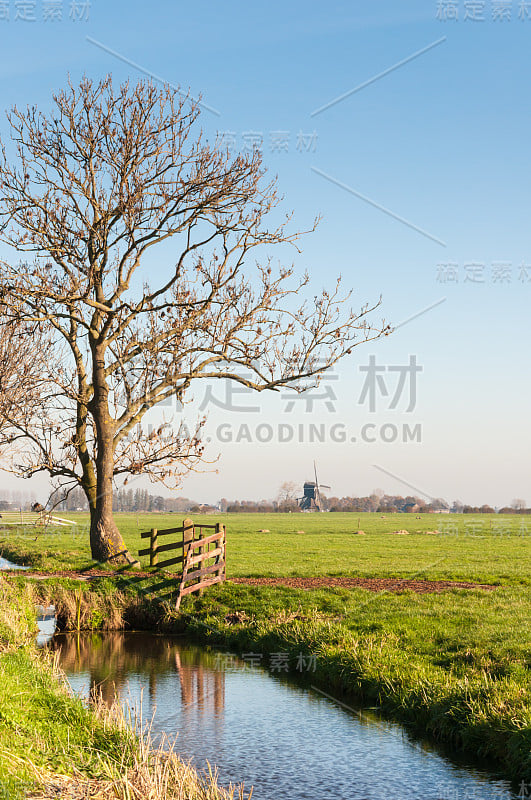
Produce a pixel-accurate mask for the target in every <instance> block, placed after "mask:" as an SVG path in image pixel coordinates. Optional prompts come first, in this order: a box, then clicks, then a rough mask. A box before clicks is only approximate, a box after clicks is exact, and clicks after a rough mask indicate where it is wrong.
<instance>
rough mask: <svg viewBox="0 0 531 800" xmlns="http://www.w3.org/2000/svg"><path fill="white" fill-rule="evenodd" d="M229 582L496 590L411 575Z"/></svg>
mask: <svg viewBox="0 0 531 800" xmlns="http://www.w3.org/2000/svg"><path fill="white" fill-rule="evenodd" d="M231 580H232V581H233V583H243V584H246V585H248V586H289V587H292V588H294V589H327V588H333V587H338V588H341V589H354V588H357V589H367V590H368V591H370V592H383V591H385V592H406V591H411V592H418V593H419V594H424V593H426V592H444V591H447V590H448V589H488V590H492V589H496V588H498V587H497V586H493V585H491V584H487V583H469V582H468V581H428V580H417V579H415V578H341V577H338V578H333V577H328V576H322V577H317V578H231Z"/></svg>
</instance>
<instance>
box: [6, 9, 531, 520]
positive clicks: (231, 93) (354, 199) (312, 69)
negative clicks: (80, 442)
mask: <svg viewBox="0 0 531 800" xmlns="http://www.w3.org/2000/svg"><path fill="white" fill-rule="evenodd" d="M60 17H62V18H60ZM0 37H1V43H2V48H1V53H2V55H1V57H0V58H1V60H0V63H1V79H2V103H1V105H2V107H8V106H11V105H12V104H14V103H16V104H18V105H26V104H31V105H32V104H36V105H37V106H39V107H41V108H43V109H46V108H47V107H49V105H50V94H51V91H52V90H54V89H58V88H61V87H62V86H63V85H64V84H65V81H66V79H67V76H68V74H70V76H71V78H72V80H73V81H77V80H78V79H79V78H80V77H81V75H82V74H83V73H86V74H87V75H89V76H90V77H93V78H96V79H97V78H100V77H102V76H103V75H105V74H106V73H108V72H112V73H113V75H114V77H115V80H116V81H121V80H123V79H125V78H130V79H131V80H133V81H134V80H137V79H138V78H140V77H142V75H143V74H144V75H145V74H146V73H149V74H151V75H153V76H154V77H155V78H157V79H161V80H166V81H168V82H170V83H172V84H175V85H180V86H181V87H183V88H185V89H187V88H190V91H191V93H192V94H193V95H199V94H201V96H202V100H203V104H204V111H203V114H202V124H203V126H204V128H205V131H206V134H207V135H208V136H209V137H214V136H215V135H216V134H218V135H223V136H224V138H225V141H226V142H227V144H229V143H231V144H232V145H233V146H234V147H236V148H244V147H246V146H250V145H252V143H253V141H257V140H258V139H261V140H262V149H263V153H264V162H265V165H266V166H267V167H268V168H269V169H270V171H271V173H272V174H276V175H278V183H279V187H280V190H281V192H282V193H283V194H284V196H285V201H284V203H285V207H286V208H287V209H294V212H295V222H296V224H297V225H298V226H300V227H306V226H308V225H309V224H311V221H312V219H313V217H314V216H315V215H316V214H320V215H322V222H321V224H320V226H319V228H318V230H317V232H316V233H314V234H312V235H310V236H308V237H306V239H305V240H304V242H303V248H304V252H303V255H302V256H301V257H300V258H299V259H298V260H297V262H296V265H297V268H298V269H300V270H303V269H305V268H307V269H308V270H309V271H310V273H311V275H312V279H313V281H314V282H315V284H316V286H317V287H318V288H321V287H323V286H325V285H327V284H329V283H330V282H331V281H332V280H333V278H334V276H335V275H336V274H338V273H341V274H342V275H343V277H344V280H345V283H346V285H347V286H349V287H351V288H353V289H354V290H355V293H356V300H355V302H356V303H358V302H359V303H362V302H364V301H367V300H369V301H372V300H376V299H377V298H378V297H379V295H380V294H382V296H383V305H382V314H383V315H384V316H385V318H386V320H388V321H390V322H391V323H392V324H396V325H398V324H399V323H402V322H406V324H404V325H401V326H400V327H398V328H397V330H396V331H395V333H394V334H393V335H392V336H390V337H388V338H386V339H384V340H382V341H381V342H378V343H376V344H369V345H367V346H360V347H359V348H357V349H356V350H354V352H353V355H352V356H351V358H350V360H349V361H345V362H344V363H343V365H342V367H341V368H340V369H338V370H337V371H336V373H335V374H334V375H333V376H331V377H330V379H329V380H328V381H325V386H324V388H323V390H322V391H321V392H320V394H319V396H317V395H315V396H314V398H313V401H312V402H310V401H308V402H304V401H301V400H300V399H299V400H297V401H296V402H295V403H294V407H293V408H292V409H291V407H290V406H289V400H288V399H286V398H285V397H281V396H273V397H269V398H265V397H264V396H263V395H262V396H260V397H259V398H258V399H253V398H252V397H250V396H247V395H242V396H237V397H232V398H231V397H230V395H226V394H225V391H224V390H223V388H222V387H221V388H220V387H217V389H216V391H215V396H216V397H217V399H218V402H220V403H222V404H223V403H225V404H226V403H227V402H228V401H230V402H231V403H232V406H237V407H239V408H240V410H235V409H233V410H232V411H231V410H228V409H223V408H219V407H218V406H216V405H214V404H213V403H212V401H210V402H209V404H208V409H207V410H208V411H209V423H208V425H209V429H208V434H209V436H210V438H211V442H210V445H209V447H210V449H209V453H210V454H211V455H212V456H215V455H217V453H218V452H219V453H221V457H220V460H219V461H218V463H217V469H218V472H217V473H213V472H210V473H207V474H205V475H203V476H200V477H199V476H192V477H191V478H189V479H188V480H187V482H186V483H185V485H184V487H183V493H184V494H186V495H187V496H192V497H195V498H197V499H200V500H210V501H216V500H217V499H219V498H220V497H222V496H225V497H229V498H262V497H264V498H266V497H269V498H271V497H274V496H275V494H276V492H277V490H278V486H279V484H280V483H281V482H282V481H285V480H293V481H296V482H300V483H302V481H303V480H305V479H307V478H308V477H309V476H310V475H311V473H312V461H313V459H316V460H317V462H318V468H319V472H320V478H321V479H322V480H323V482H325V483H328V484H330V485H331V487H332V493H333V494H335V495H344V494H353V495H359V494H365V493H368V492H370V491H371V490H372V489H374V488H375V487H380V488H382V489H383V490H385V491H386V492H389V493H401V494H402V493H404V494H405V493H408V492H409V491H413V490H412V489H411V490H410V489H409V488H408V486H407V484H410V485H411V486H413V487H416V488H417V490H418V491H419V492H420V491H422V492H423V493H425V495H426V496H433V495H435V496H443V497H445V498H446V499H447V500H449V501H451V500H453V499H455V498H460V499H462V500H464V501H469V502H473V503H482V502H490V503H492V504H495V505H502V504H506V503H508V502H510V501H511V500H512V499H513V498H514V497H523V498H525V499H526V500H527V502H528V504H531V490H530V489H529V485H528V484H529V476H528V473H529V468H528V462H529V451H530V447H529V445H530V436H529V413H530V412H529V397H530V394H531V391H530V390H531V381H530V373H529V360H530V354H529V346H528V342H529V328H530V324H531V321H530V320H531V317H530V313H529V300H530V297H531V239H530V235H529V230H530V229H529V212H530V192H531V182H530V145H529V130H530V123H531V107H530V78H531V3H528V2H521V0H514V1H513V2H496V1H495V0H486V2H466V0H459V1H458V2H455V3H454V2H437V0H418V1H417V0H403V1H402V2H400V3H397V2H396V0H394V2H390V0H389V2H388V1H387V0H385V1H384V0H380V2H379V3H360V2H352V0H350V2H337V0H332V1H331V2H329V3H326V4H320V5H318V6H316V5H315V4H312V3H303V2H300V0H295V1H293V0H292V2H289V3H286V2H282V3H280V2H278V1H277V0H273V2H270V3H268V4H255V3H243V2H231V1H230V0H229V1H228V2H225V3H215V2H212V0H209V1H208V2H205V1H200V2H195V3H193V4H192V3H186V4H185V3H175V2H153V3H151V4H148V3H145V2H135V1H132V2H131V1H130V2H122V1H121V0H120V1H119V2H114V3H112V4H110V3H104V2H103V0H93V2H92V3H90V4H89V3H83V2H75V3H72V2H71V0H62V2H61V1H60V0H59V1H58V2H55V0H49V2H46V0H36V1H35V2H17V0H7V1H6V2H0ZM334 101H336V102H334ZM0 132H1V133H2V135H5V134H6V132H7V125H6V123H5V121H4V120H2V121H1V122H0ZM166 267H167V262H165V263H163V264H161V265H154V267H153V268H155V269H157V268H158V269H160V270H161V271H162V270H164V269H165V268H166ZM526 267H527V269H526ZM420 312H424V313H420ZM416 315H418V316H416ZM412 317H414V318H413V319H411V318H412ZM408 320H409V321H408ZM371 356H374V359H373V360H372V362H371V360H370V357H371ZM371 363H372V364H373V369H372V371H371V368H370V364H371ZM412 364H416V365H417V366H420V367H422V371H416V372H415V373H414V374H415V376H416V385H415V386H413V385H412V382H411V381H412V375H413V369H412V368H409V369H406V367H410V365H412ZM363 367H365V368H367V367H369V371H367V370H365V371H364V370H363ZM375 367H377V368H378V370H376V369H374V368H375ZM360 368H361V369H360ZM401 368H402V369H401ZM400 380H402V381H403V387H402V389H401V390H400V386H399V382H400ZM371 381H372V383H371ZM367 382H368V383H367ZM364 388H365V390H366V391H365V393H364V391H363V390H364ZM371 389H372V390H374V393H373V396H372V395H371ZM385 392H387V396H386V395H385ZM204 395H205V387H202V388H201V391H199V392H197V393H196V404H195V406H196V407H195V408H194V407H193V406H190V407H189V408H188V409H187V413H188V415H189V417H190V419H192V420H193V419H194V418H195V414H196V410H197V407H198V406H199V405H204V403H205V398H204ZM256 405H258V409H259V410H258V411H248V410H244V409H245V407H247V406H256ZM242 406H243V407H244V409H243V410H242V408H241V407H242ZM393 406H394V407H393ZM167 411H168V410H167V409H166V412H167ZM310 424H314V425H316V426H320V425H323V426H325V429H324V430H325V434H324V441H314V442H313V443H312V442H309V441H308V438H309V436H310V433H311V431H310V429H309V425H310ZM260 425H261V426H262V427H261V428H260V427H259V426H260ZM282 425H283V426H285V427H283V428H279V426H282ZM300 425H302V426H303V428H300V427H299V426H300ZM334 425H335V426H336V427H335V428H333V431H331V429H332V427H333V426H334ZM220 426H224V427H221V428H220ZM242 426H247V427H244V428H243V429H242ZM267 426H270V428H269V427H267ZM286 426H287V427H286ZM337 426H339V427H337ZM365 426H370V427H365ZM404 426H406V427H404ZM419 426H420V427H419ZM319 430H320V429H319ZM408 431H414V435H413V436H410V434H409V433H408ZM231 436H232V439H233V441H232V442H227V441H225V440H226V439H228V438H230V437H231ZM319 436H321V438H322V436H323V435H322V433H318V437H319ZM281 438H283V439H285V440H286V441H280V439H281ZM342 438H344V439H345V441H340V439H342ZM338 439H339V441H338ZM353 439H355V440H356V441H353ZM404 439H406V441H404ZM260 440H263V441H260ZM301 440H302V441H301ZM375 465H376V466H375ZM382 470H384V471H382ZM6 485H12V484H10V483H7V484H6ZM21 488H24V487H21Z"/></svg>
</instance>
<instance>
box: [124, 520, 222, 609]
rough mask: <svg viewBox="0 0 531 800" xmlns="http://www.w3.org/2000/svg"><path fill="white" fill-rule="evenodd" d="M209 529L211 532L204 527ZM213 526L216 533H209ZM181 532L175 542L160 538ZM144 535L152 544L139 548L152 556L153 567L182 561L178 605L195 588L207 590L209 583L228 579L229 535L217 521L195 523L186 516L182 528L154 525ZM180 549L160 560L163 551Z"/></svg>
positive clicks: (173, 564) (177, 605) (201, 591)
mask: <svg viewBox="0 0 531 800" xmlns="http://www.w3.org/2000/svg"><path fill="white" fill-rule="evenodd" d="M205 530H206V531H207V535H206V536H205V535H204V534H203V531H205ZM209 530H212V531H214V533H212V534H208V531H209ZM175 534H178V535H179V539H178V540H177V541H173V542H167V543H163V544H160V543H159V539H160V538H161V537H165V536H171V535H175ZM140 536H141V537H142V539H149V540H150V541H149V547H146V548H144V549H142V550H139V551H138V555H139V556H149V565H150V567H157V568H158V569H165V568H167V567H173V566H176V565H178V564H182V570H180V574H178V576H177V580H178V594H177V602H176V605H175V607H176V608H177V609H178V608H179V606H180V605H181V600H182V598H183V597H185V596H186V595H187V594H191V593H192V592H199V594H202V593H203V590H204V589H205V588H206V587H207V586H212V585H213V584H214V583H221V582H222V581H224V580H225V575H226V572H225V564H226V536H225V527H224V526H223V525H220V523H219V522H218V523H216V524H215V525H202V524H201V525H194V522H193V520H191V519H185V520H183V524H182V525H181V527H179V528H166V529H165V530H161V531H159V530H158V529H157V528H152V530H150V531H144V532H143V533H141V534H140ZM172 551H178V553H179V554H178V555H175V556H171V557H170V558H166V559H165V560H163V561H159V556H160V554H161V553H171V552H172Z"/></svg>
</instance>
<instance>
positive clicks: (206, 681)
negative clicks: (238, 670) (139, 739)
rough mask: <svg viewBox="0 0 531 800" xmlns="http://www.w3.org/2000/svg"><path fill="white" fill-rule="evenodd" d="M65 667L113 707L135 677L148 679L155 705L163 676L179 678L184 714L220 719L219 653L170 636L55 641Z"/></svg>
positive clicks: (71, 636) (75, 637) (109, 635)
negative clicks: (84, 678) (202, 713)
mask: <svg viewBox="0 0 531 800" xmlns="http://www.w3.org/2000/svg"><path fill="white" fill-rule="evenodd" d="M52 646H53V647H54V649H56V650H60V664H61V668H62V669H63V670H64V671H65V672H66V673H70V674H72V673H80V672H81V673H84V674H85V675H86V676H87V680H88V685H89V689H90V695H91V696H99V697H101V698H102V699H103V701H104V702H105V703H107V704H108V705H111V704H112V703H113V702H114V701H115V700H116V699H117V698H120V697H121V698H123V697H124V696H125V695H126V693H127V685H128V682H129V681H130V679H131V676H136V677H147V679H148V692H149V699H150V701H151V704H153V705H154V704H155V703H156V700H157V682H158V680H159V679H160V677H161V676H163V675H167V674H168V673H177V676H178V678H179V683H180V689H181V707H182V710H183V711H186V710H188V709H192V708H193V709H199V710H200V711H207V712H208V713H212V712H213V713H214V714H215V715H216V716H217V715H218V714H220V712H221V711H223V709H224V706H225V674H224V672H223V670H222V669H220V666H219V659H218V658H217V657H216V655H215V654H213V653H209V652H208V651H205V650H204V649H202V648H199V647H197V648H196V647H193V646H191V645H189V644H188V643H187V646H186V648H185V649H183V648H182V642H181V640H175V641H172V640H171V639H168V637H167V636H164V637H163V636H154V635H153V634H142V633H138V634H131V633H123V632H113V633H109V632H105V633H104V634H98V633H92V634H64V635H60V636H56V637H55V639H54V642H53V645H52Z"/></svg>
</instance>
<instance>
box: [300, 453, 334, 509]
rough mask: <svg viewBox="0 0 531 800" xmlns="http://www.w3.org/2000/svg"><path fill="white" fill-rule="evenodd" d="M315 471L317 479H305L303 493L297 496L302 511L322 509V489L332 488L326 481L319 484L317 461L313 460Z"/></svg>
mask: <svg viewBox="0 0 531 800" xmlns="http://www.w3.org/2000/svg"><path fill="white" fill-rule="evenodd" d="M313 471H314V474H315V481H305V482H304V486H303V489H302V491H303V495H302V497H298V498H297V500H298V501H299V508H300V509H301V511H321V510H322V509H321V492H320V489H321V488H323V489H330V486H326V485H325V484H324V483H321V484H319V481H318V480H317V467H316V466H315V461H314V462H313Z"/></svg>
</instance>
